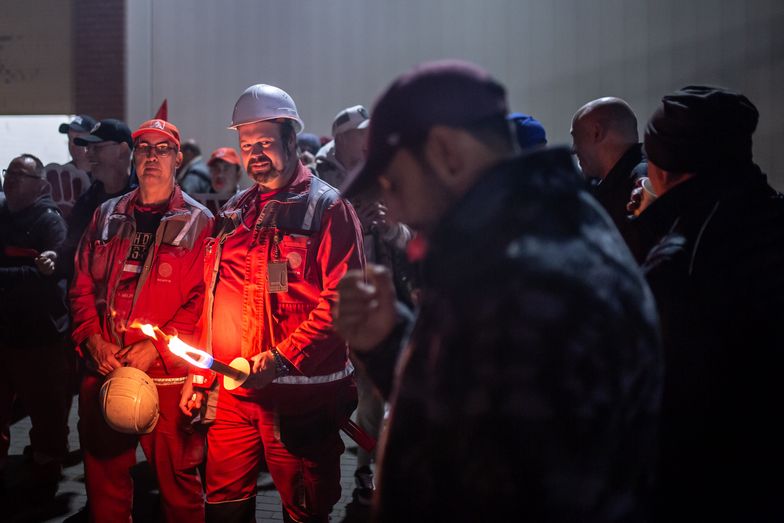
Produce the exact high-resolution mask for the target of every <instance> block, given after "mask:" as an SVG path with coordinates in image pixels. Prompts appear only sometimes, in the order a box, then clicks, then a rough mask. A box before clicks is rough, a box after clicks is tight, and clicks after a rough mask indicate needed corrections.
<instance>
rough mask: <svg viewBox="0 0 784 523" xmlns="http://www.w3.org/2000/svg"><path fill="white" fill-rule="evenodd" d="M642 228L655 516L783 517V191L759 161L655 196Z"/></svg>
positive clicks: (665, 518)
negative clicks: (652, 320)
mask: <svg viewBox="0 0 784 523" xmlns="http://www.w3.org/2000/svg"><path fill="white" fill-rule="evenodd" d="M639 223H640V225H641V226H644V227H647V228H648V231H649V232H651V233H653V234H655V235H656V236H657V237H658V238H660V239H661V240H660V242H659V243H658V244H657V245H656V246H655V247H654V248H653V250H652V251H651V252H650V254H649V255H648V258H647V260H646V261H645V265H644V270H645V272H646V276H647V278H648V281H649V282H650V285H651V288H652V290H653V291H654V294H655V296H656V300H657V303H658V306H659V312H660V315H661V320H662V334H663V342H664V350H665V361H666V370H665V376H666V378H665V386H664V389H663V396H662V432H661V445H662V449H661V464H660V473H659V475H660V478H659V482H658V483H659V487H660V492H659V496H658V507H659V519H660V520H661V521H672V520H673V519H674V518H676V517H677V518H688V519H690V520H694V521H696V520H702V521H719V520H721V521H783V520H784V505H782V504H781V493H782V492H783V491H784V480H783V479H782V476H781V471H782V469H784V447H783V446H782V442H784V430H783V429H782V428H781V426H782V425H781V423H780V422H779V420H778V419H777V416H778V413H779V412H781V399H782V395H781V384H780V383H781V372H782V369H784V197H782V195H780V194H777V193H776V192H775V191H774V190H773V189H771V188H770V186H768V185H767V183H766V180H765V176H764V175H762V173H760V172H759V170H758V169H757V168H756V166H749V167H748V168H747V169H746V170H745V172H735V173H733V178H732V180H731V181H730V182H729V183H727V184H722V183H720V182H717V180H716V179H715V178H714V177H712V176H711V174H710V173H709V174H707V175H704V176H697V177H695V178H692V179H691V180H689V181H687V182H685V183H683V184H681V185H678V186H676V187H675V188H673V189H671V190H669V191H668V192H667V193H665V194H664V195H662V196H660V197H659V198H658V199H657V200H656V201H654V202H653V204H651V206H650V207H649V208H648V209H646V210H645V212H643V213H642V215H641V216H640V219H639Z"/></svg>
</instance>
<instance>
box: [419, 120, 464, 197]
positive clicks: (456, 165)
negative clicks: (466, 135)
mask: <svg viewBox="0 0 784 523" xmlns="http://www.w3.org/2000/svg"><path fill="white" fill-rule="evenodd" d="M458 134H459V133H458V132H457V130H456V129H453V128H451V127H446V126H443V125H436V126H433V127H432V128H431V129H430V131H429V132H428V134H427V139H426V140H425V146H424V148H423V151H424V154H425V158H427V161H428V163H429V164H430V168H431V169H432V170H433V171H434V173H435V174H436V175H437V176H438V178H439V179H440V180H441V182H442V183H444V184H445V185H447V186H454V185H455V184H457V183H458V182H459V181H460V177H461V175H462V174H463V172H464V171H465V156H464V150H463V149H462V148H461V147H460V143H461V140H460V136H458Z"/></svg>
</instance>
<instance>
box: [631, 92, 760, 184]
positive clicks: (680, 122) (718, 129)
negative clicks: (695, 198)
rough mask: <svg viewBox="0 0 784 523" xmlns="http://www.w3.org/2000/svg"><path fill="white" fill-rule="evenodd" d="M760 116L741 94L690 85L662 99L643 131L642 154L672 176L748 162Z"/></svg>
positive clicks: (750, 158)
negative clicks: (643, 145)
mask: <svg viewBox="0 0 784 523" xmlns="http://www.w3.org/2000/svg"><path fill="white" fill-rule="evenodd" d="M758 120H759V112H758V111H757V108H756V107H755V106H754V104H753V103H751V102H750V101H749V99H748V98H746V97H745V96H743V95H742V94H739V93H735V92H733V91H730V90H728V89H724V88H721V87H710V86H703V85H690V86H688V87H684V88H683V89H680V90H679V91H676V92H674V93H672V94H669V95H667V96H665V97H664V98H662V101H661V105H660V106H659V107H658V108H657V109H656V111H654V113H653V115H652V116H651V118H650V120H649V121H648V126H647V128H646V130H645V154H646V156H647V157H648V158H649V159H650V160H651V161H652V162H653V163H654V164H656V165H658V166H659V167H661V168H662V169H664V170H666V171H670V172H677V173H682V172H694V173H698V172H700V171H704V170H709V169H712V168H715V167H716V166H727V167H729V166H738V165H745V164H748V163H750V162H751V161H752V151H751V150H752V142H751V135H752V134H753V133H754V130H755V129H756V128H757V121H758Z"/></svg>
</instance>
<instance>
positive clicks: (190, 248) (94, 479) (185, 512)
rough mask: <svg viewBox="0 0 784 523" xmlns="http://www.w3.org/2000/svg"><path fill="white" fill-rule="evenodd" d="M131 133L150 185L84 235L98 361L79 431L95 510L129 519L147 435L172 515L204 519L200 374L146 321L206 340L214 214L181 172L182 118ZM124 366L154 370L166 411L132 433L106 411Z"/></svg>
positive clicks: (98, 515)
mask: <svg viewBox="0 0 784 523" xmlns="http://www.w3.org/2000/svg"><path fill="white" fill-rule="evenodd" d="M131 138H132V140H133V161H134V165H135V167H136V173H137V174H138V176H139V188H138V189H135V190H133V191H131V192H130V193H128V194H125V195H123V196H119V197H116V198H112V199H110V200H108V201H106V202H104V203H103V204H102V205H101V206H100V207H99V208H98V209H97V210H96V212H95V214H94V215H93V218H92V221H91V222H90V224H89V225H88V227H87V230H86V231H85V233H84V236H83V237H82V241H81V243H80V244H79V248H78V251H77V254H76V261H75V266H76V267H75V269H76V270H75V274H74V280H73V283H72V284H71V289H70V293H69V296H70V299H71V312H72V315H73V334H72V337H73V340H74V342H75V343H76V344H77V346H78V347H80V348H81V351H82V353H83V354H84V357H85V359H86V363H87V368H88V370H87V372H86V373H85V376H84V378H83V380H82V384H81V389H80V393H79V435H80V439H81V443H82V451H83V453H84V469H85V478H86V487H87V496H88V499H89V503H88V505H89V510H90V520H91V521H129V519H130V517H131V508H132V504H133V482H132V479H131V474H130V468H131V466H133V465H134V463H135V462H136V447H137V445H138V444H140V443H141V446H142V449H143V450H144V453H145V455H146V456H147V461H148V462H149V463H150V465H151V466H152V468H153V471H154V473H155V476H156V478H157V480H158V485H159V486H160V492H161V502H162V505H163V506H162V512H163V515H164V517H165V519H166V520H167V521H177V522H178V521H188V522H190V523H195V522H196V523H197V522H199V521H204V496H203V490H202V483H201V481H200V478H199V475H198V470H197V466H198V465H199V464H200V463H201V461H202V460H203V457H204V436H203V434H201V433H199V432H198V431H195V430H193V428H191V426H190V423H189V422H190V420H189V419H188V418H187V417H186V416H184V415H183V414H182V413H181V411H180V409H179V400H180V390H181V389H182V388H183V385H184V384H185V380H186V379H188V378H189V377H191V376H190V375H189V372H188V366H187V364H186V362H185V361H184V360H182V359H180V358H178V357H177V356H175V355H174V354H173V353H171V352H170V351H169V350H167V347H166V345H165V343H155V344H154V343H153V342H152V341H151V340H150V339H149V338H147V337H146V336H145V335H144V334H143V333H142V332H141V331H140V330H139V329H138V328H136V327H135V325H136V324H137V323H148V324H152V325H154V326H157V327H159V328H160V329H162V330H163V331H164V332H165V333H167V334H174V333H175V331H176V333H177V334H178V335H179V336H180V338H182V339H184V340H186V341H188V340H191V343H194V342H195V340H193V339H192V338H194V337H195V335H196V333H195V330H194V329H195V326H196V324H197V321H198V318H199V315H200V314H201V309H202V300H203V298H204V279H203V261H204V245H205V243H206V239H207V237H208V235H209V233H210V231H211V230H212V223H213V219H212V214H210V212H209V211H208V210H207V209H206V208H204V207H203V206H202V205H200V204H199V203H197V202H196V201H195V200H193V199H191V198H190V197H189V196H188V195H187V194H185V193H183V192H182V190H181V189H180V188H179V187H177V186H176V185H175V183H174V173H175V169H176V168H177V166H178V165H179V164H180V163H181V162H182V155H181V154H180V151H179V147H180V137H179V132H178V130H177V128H176V127H175V126H174V125H172V124H171V123H169V122H167V121H164V120H159V119H155V120H149V121H147V122H145V123H143V124H142V125H141V126H140V127H139V129H137V130H136V131H135V132H134V133H133V134H132V136H131ZM121 367H134V368H136V369H139V370H140V371H142V372H144V373H147V374H148V375H149V377H150V378H151V379H152V381H153V382H154V384H155V387H156V388H157V396H158V403H159V409H160V414H161V415H160V419H159V420H158V422H157V424H156V425H155V426H154V428H152V430H151V431H149V432H146V431H148V430H149V429H150V426H151V425H152V423H151V422H149V420H146V421H145V419H142V418H140V419H138V420H136V419H135V418H134V422H133V424H131V425H136V424H138V426H139V428H140V429H139V434H127V433H123V432H128V430H127V429H128V428H129V424H127V423H126V424H123V423H120V424H118V423H117V421H116V420H113V419H112V415H111V412H110V413H108V414H107V418H109V424H107V422H106V420H105V419H104V416H102V406H101V401H100V390H101V386H102V384H103V382H104V376H106V375H108V374H110V373H112V372H113V371H115V370H116V369H118V368H121ZM137 374H139V375H141V374H140V373H137ZM112 377H117V375H116V374H113V375H112ZM142 381H143V380H142ZM142 384H143V383H142V382H140V383H139V385H140V386H139V387H138V388H137V389H136V390H138V391H139V393H141V392H142V391H143V390H144V387H142ZM189 386H190V384H189ZM109 388H110V389H111V388H112V387H109ZM125 389H127V390H131V391H132V390H134V387H133V386H131V387H125ZM122 390H124V389H123V388H122V387H121V391H120V392H121V394H120V396H119V397H118V401H121V400H122V396H123V394H122ZM105 392H106V391H105ZM109 392H111V390H110V391H109ZM145 398H146V399H145ZM149 398H150V396H149V395H143V394H141V395H137V396H136V397H135V398H134V401H133V402H132V405H135V406H136V410H137V412H138V413H140V414H141V413H143V412H150V411H151V406H150V405H149V401H148V400H149ZM137 422H138V423H137ZM112 427H114V428H112ZM115 429H120V430H122V431H123V432H118V431H117V430H115Z"/></svg>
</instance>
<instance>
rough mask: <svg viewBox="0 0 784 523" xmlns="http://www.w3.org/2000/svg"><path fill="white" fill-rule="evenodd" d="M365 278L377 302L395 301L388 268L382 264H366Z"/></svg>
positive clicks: (393, 287)
mask: <svg viewBox="0 0 784 523" xmlns="http://www.w3.org/2000/svg"><path fill="white" fill-rule="evenodd" d="M367 279H368V284H369V285H371V286H372V287H373V289H374V291H375V297H376V299H377V300H379V302H381V303H383V304H387V303H394V302H395V284H394V282H393V281H392V273H391V272H390V270H389V269H388V268H386V267H384V266H383V265H375V264H368V268H367Z"/></svg>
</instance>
